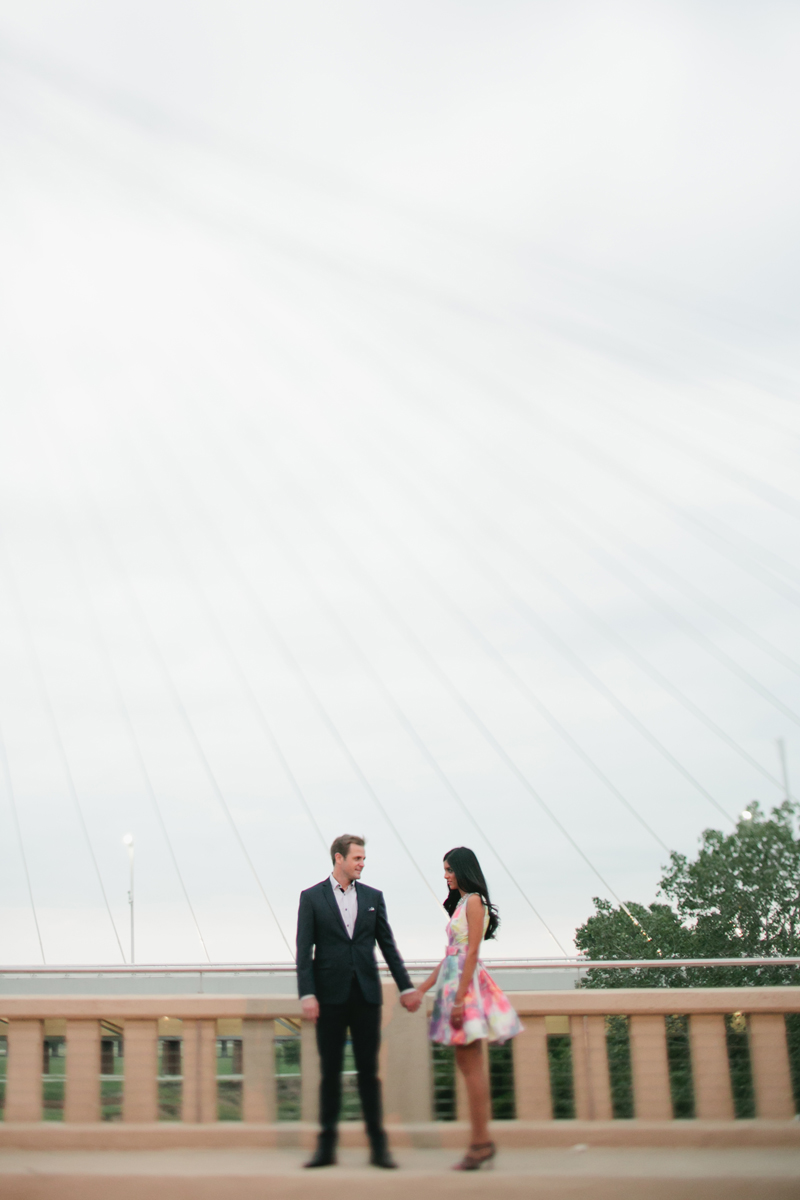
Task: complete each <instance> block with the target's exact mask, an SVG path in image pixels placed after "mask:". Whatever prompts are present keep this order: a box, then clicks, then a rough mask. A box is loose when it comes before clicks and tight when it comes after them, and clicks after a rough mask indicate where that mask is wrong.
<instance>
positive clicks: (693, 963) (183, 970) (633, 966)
mask: <svg viewBox="0 0 800 1200" xmlns="http://www.w3.org/2000/svg"><path fill="white" fill-rule="evenodd" d="M484 961H485V965H486V966H487V967H488V968H489V969H490V970H494V971H562V970H569V971H576V970H577V971H590V970H615V971H617V970H623V971H625V970H638V969H640V968H641V969H645V970H657V969H660V970H664V969H676V968H681V967H692V968H695V967H800V957H798V958H627V959H613V958H602V959H588V958H546V959H541V958H505V959H489V960H484ZM438 962H439V960H438V959H419V960H416V961H410V962H409V961H407V962H406V968H407V969H408V971H409V972H411V973H413V974H417V973H418V972H420V971H431V970H433V968H434V967H435V966H436V965H437V964H438ZM295 970H296V966H295V964H294V963H172V964H166V963H151V964H143V963H136V964H130V963H124V964H121V965H113V966H87V965H85V964H81V965H76V966H68V965H63V964H62V965H60V966H59V965H45V966H17V967H11V966H0V976H3V975H187V974H191V975H215V974H216V975H253V974H269V975H286V974H293V973H294V971H295ZM379 970H380V971H381V972H383V973H386V972H388V967H385V966H384V965H383V964H379Z"/></svg>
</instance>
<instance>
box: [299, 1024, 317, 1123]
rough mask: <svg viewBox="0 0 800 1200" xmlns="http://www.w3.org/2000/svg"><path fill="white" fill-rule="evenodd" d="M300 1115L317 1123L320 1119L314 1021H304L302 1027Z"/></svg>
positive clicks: (305, 1119)
mask: <svg viewBox="0 0 800 1200" xmlns="http://www.w3.org/2000/svg"><path fill="white" fill-rule="evenodd" d="M300 1072H301V1075H300V1115H301V1117H302V1119H303V1120H304V1121H310V1122H312V1123H313V1124H316V1123H317V1122H318V1120H319V1080H320V1070H319V1054H318V1053H317V1029H316V1026H315V1024H314V1022H313V1021H303V1022H302V1025H301V1028H300Z"/></svg>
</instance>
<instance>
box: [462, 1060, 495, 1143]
mask: <svg viewBox="0 0 800 1200" xmlns="http://www.w3.org/2000/svg"><path fill="white" fill-rule="evenodd" d="M456 1064H457V1065H458V1069H459V1071H460V1072H461V1074H462V1075H463V1076H464V1083H465V1084H466V1088H467V1098H468V1100H469V1118H470V1122H471V1124H472V1144H473V1145H482V1144H483V1143H485V1142H488V1141H489V1080H488V1079H487V1077H486V1071H485V1070H484V1065H483V1042H481V1041H476V1042H470V1043H469V1045H467V1046H456Z"/></svg>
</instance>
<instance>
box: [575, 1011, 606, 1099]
mask: <svg viewBox="0 0 800 1200" xmlns="http://www.w3.org/2000/svg"><path fill="white" fill-rule="evenodd" d="M569 1024H570V1036H571V1039H572V1078H573V1083H574V1087H575V1116H576V1117H577V1118H578V1120H580V1121H610V1120H611V1119H612V1117H613V1115H614V1114H613V1111H612V1108H611V1078H610V1075H609V1073H608V1053H607V1051H606V1019H605V1017H600V1016H580V1017H570V1023H569Z"/></svg>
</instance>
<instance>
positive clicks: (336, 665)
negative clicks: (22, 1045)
mask: <svg viewBox="0 0 800 1200" xmlns="http://www.w3.org/2000/svg"><path fill="white" fill-rule="evenodd" d="M799 23H800V15H799V14H798V10H797V8H796V6H794V5H790V4H788V3H787V4H782V3H770V2H767V3H760V4H758V5H755V4H737V3H725V4H722V3H719V4H716V3H691V4H689V3H686V4H682V3H671V4H659V3H654V4H648V5H641V4H624V3H623V4H617V3H592V4H579V3H570V2H567V3H526V4H517V3H502V2H501V3H496V2H495V3H492V4H491V5H489V4H478V3H470V2H466V0H459V2H458V3H442V2H434V3H426V4H420V3H407V4H403V5H399V4H391V5H390V4H386V3H374V2H373V3H368V4H367V3H363V4H356V3H349V2H343V3H337V4H335V5H331V4H321V3H319V4H317V3H296V4H292V5H278V4H271V3H267V4H264V3H258V4H256V3H252V2H250V0H239V2H238V3H236V4H235V5H231V4H222V3H220V2H218V0H213V2H212V0H206V2H204V3H199V2H197V0H193V2H192V3H188V2H184V3H178V2H177V0H160V2H159V3H158V4H155V3H151V2H147V0H145V2H141V0H140V2H139V3H137V4H132V3H128V2H127V0H117V2H116V3H115V4H114V5H108V4H105V3H99V2H97V3H80V2H77V0H73V2H71V3H70V4H66V3H63V2H61V3H44V2H39V0H27V2H26V4H25V5H24V6H22V5H20V4H18V3H14V4H11V3H7V2H5V0H0V55H2V58H1V59H0V67H1V69H2V84H1V85H0V138H2V159H3V162H4V172H3V181H2V189H1V191H0V203H2V212H1V213H0V216H1V217H2V219H0V255H1V258H0V261H2V278H1V279H0V304H1V305H2V309H1V311H0V329H2V331H3V332H2V348H1V349H0V354H1V355H2V358H1V359H0V379H1V380H2V398H1V400H0V504H1V505H2V543H0V732H1V733H2V742H3V745H4V747H5V756H6V758H7V766H8V770H7V771H6V770H5V767H4V761H3V756H2V754H0V830H2V835H1V836H0V962H3V963H6V964H10V963H20V964H21V963H33V962H36V961H37V960H38V959H39V957H40V950H39V941H38V938H37V933H36V927H35V924H34V919H33V915H32V909H31V904H30V899H29V893H28V888H27V883H26V878H25V870H24V863H23V857H22V852H21V844H22V847H23V848H24V853H25V856H26V859H27V866H28V870H29V876H30V885H31V890H32V893H33V898H34V901H35V903H36V912H37V915H38V919H39V927H40V931H41V937H42V942H43V946H44V952H45V954H46V956H47V959H48V961H50V962H64V963H67V962H75V963H76V962H98V963H99V962H107V963H112V962H115V961H119V959H120V949H119V946H118V943H117V940H116V936H115V933H114V929H113V927H112V924H111V921H110V919H109V914H108V912H107V910H106V908H105V906H104V902H103V895H102V892H101V888H100V882H99V880H98V874H97V871H96V870H95V866H94V865H93V859H92V856H94V859H95V861H96V863H97V868H98V870H99V876H100V879H101V880H102V884H103V887H104V889H105V892H106V895H107V898H108V903H109V906H110V910H111V914H112V915H113V919H114V922H115V923H116V928H117V930H118V935H119V939H120V941H121V944H122V948H123V949H124V952H125V953H126V954H127V952H128V935H127V930H128V924H127V922H128V917H127V908H126V897H127V886H128V883H127V855H126V851H125V848H124V847H123V845H122V840H121V839H122V835H123V833H125V832H126V831H127V830H129V829H130V830H132V831H133V832H134V834H135V837H136V864H137V868H136V869H137V882H136V888H137V932H136V936H137V960H138V961H141V962H169V961H199V960H200V959H201V958H202V956H203V951H202V947H201V944H200V941H199V939H198V936H197V932H196V929H195V926H194V923H193V921H192V915H191V912H190V909H189V905H188V903H187V899H186V896H187V895H188V898H189V900H190V901H191V904H192V906H193V909H194V913H195V915H196V918H197V922H198V924H199V927H200V929H201V931H202V934H203V938H204V939H205V943H206V946H207V948H208V952H209V954H210V956H211V958H212V959H213V960H215V961H231V960H238V961H244V960H247V961H276V960H281V959H283V960H285V959H286V958H287V957H288V950H287V947H286V943H285V941H284V940H283V937H282V934H281V930H282V931H283V934H284V935H285V937H286V938H287V939H288V940H289V942H291V941H292V940H293V932H294V919H295V912H296V903H297V893H298V891H299V890H300V888H301V887H305V886H308V885H309V884H310V883H313V882H315V881H316V880H317V879H319V878H321V877H322V876H323V874H324V873H325V871H326V869H327V860H326V856H325V852H324V844H326V843H329V842H330V840H331V839H332V838H333V837H334V836H335V835H336V834H338V833H340V832H343V831H345V830H348V831H355V832H364V833H365V834H366V835H367V837H368V865H367V871H366V875H365V879H366V880H367V881H368V882H371V883H374V884H375V885H377V886H380V887H382V888H383V890H384V891H385V893H386V896H387V901H388V904H389V912H390V917H391V919H392V922H393V925H394V927H395V931H396V933H397V936H398V940H399V942H400V945H401V949H402V950H403V952H404V953H405V954H406V955H407V956H408V957H420V956H424V957H427V956H430V957H432V956H433V955H435V954H436V953H437V951H438V950H439V948H440V945H441V941H442V917H441V910H437V908H436V905H435V902H434V894H435V895H436V896H441V895H443V892H444V889H443V883H442V880H441V865H440V864H441V859H442V855H443V854H444V853H445V852H446V851H447V850H448V849H449V848H450V847H451V846H452V845H454V844H458V843H462V842H463V843H466V844H468V845H472V846H473V847H474V848H475V849H476V851H477V852H478V854H479V856H480V857H481V859H482V861H483V863H484V866H485V870H486V873H487V876H488V878H489V882H490V886H491V888H492V891H493V893H494V895H495V898H496V899H497V902H498V904H499V906H500V908H501V915H502V918H503V926H502V936H501V938H500V939H499V941H498V942H497V944H496V949H493V953H494V952H496V953H497V954H499V955H502V956H525V957H528V956H551V955H552V954H554V953H556V954H557V953H558V952H559V951H558V949H557V946H556V940H557V941H558V942H559V944H560V945H561V946H562V947H563V948H564V949H565V950H567V951H571V950H572V948H573V947H572V941H571V939H572V935H573V932H574V929H575V926H576V925H577V924H579V923H580V922H582V921H583V920H585V918H586V916H587V915H588V914H589V912H590V911H591V897H592V896H593V895H595V894H601V895H605V896H609V897H612V898H613V895H614V893H616V895H617V896H621V897H622V898H623V899H636V900H641V901H649V900H650V899H652V898H653V895H654V888H655V884H656V881H657V879H658V877H659V874H660V868H661V865H662V864H663V863H664V862H665V861H666V858H667V848H670V849H672V848H674V849H678V850H681V851H684V852H688V853H691V852H693V850H694V848H695V846H696V844H697V838H698V835H699V834H700V832H701V831H702V829H703V828H705V827H707V826H708V825H715V826H717V827H720V826H722V827H727V826H728V822H727V821H726V818H725V817H724V816H723V815H722V814H721V812H720V811H719V809H720V808H721V809H722V810H724V812H726V813H727V814H729V816H732V817H735V816H736V814H737V813H738V812H739V811H741V809H742V808H743V807H744V805H745V804H746V803H748V802H749V801H750V800H752V799H753V798H756V797H758V798H759V799H760V800H761V802H762V804H764V805H767V806H769V805H770V804H772V803H774V802H776V801H777V800H779V799H780V798H781V796H782V784H781V781H780V768H779V761H778V753H777V749H776V739H777V738H784V739H785V742H786V747H787V753H788V761H789V770H790V777H791V776H792V775H793V776H794V778H795V781H796V777H797V772H798V771H800V761H799V760H800V756H798V754H797V749H796V747H797V740H798V728H797V727H798V723H800V697H798V694H797V693H798V688H797V677H798V674H799V673H800V665H798V664H800V644H799V643H800V637H798V623H797V620H796V609H797V603H798V600H800V564H798V554H797V533H796V530H797V517H798V514H800V486H798V481H797V480H798V477H797V469H796V450H797V441H798V430H799V429H800V414H798V406H797V395H798V392H797V379H798V354H797V336H796V317H797V312H798V307H799V306H798V294H797V283H796V280H797V278H798V266H799V265H800V264H798V245H800V241H799V240H798V236H797V234H798V230H797V225H798V219H797V213H798V212H799V211H800V194H799V193H800V172H799V171H798V167H797V158H796V153H795V151H794V147H795V146H796V144H797V134H798V129H797V124H798V117H797V114H798V112H800V94H799V93H800V83H799V82H798V78H797V72H796V69H795V64H794V62H793V61H792V57H791V56H792V55H793V46H794V45H795V44H796V36H797V33H798V28H797V26H798V24H799ZM717 806H718V807H717ZM79 810H80V814H82V815H79ZM631 810H634V811H631ZM226 811H227V813H228V814H230V819H231V820H232V821H233V823H234V825H235V828H236V831H237V832H236V833H234V831H233V829H232V827H231V824H230V823H229V820H228V817H227V816H226ZM15 814H16V819H15ZM159 814H160V816H159ZM468 814H471V815H472V817H473V818H474V819H475V821H477V823H478V826H479V827H480V830H482V831H483V832H479V830H478V829H476V826H475V824H474V823H473V821H472V820H471V818H470V816H469V815H468ZM17 820H18V824H19V831H20V832H21V844H20V838H19V837H18V832H17V824H16V821H17ZM82 821H83V824H84V826H85V832H84V829H83V828H82V823H81V822H82ZM165 829H166V830H167V832H168V834H169V838H170V841H171V845H172V851H173V852H174V856H175V861H177V864H178V866H179V868H180V872H181V876H182V879H183V885H184V887H185V894H184V890H183V888H182V886H181V881H180V879H179V876H178V873H177V871H176V869H175V861H173V858H172V857H171V852H170V848H169V845H168V842H167V840H166V838H165V836H164V830H165ZM487 837H488V840H489V842H490V843H491V847H490V846H489V845H488V844H487ZM237 838H238V840H237ZM584 856H585V857H584ZM256 877H257V878H256ZM262 889H263V892H262ZM431 889H432V892H433V894H432V892H431ZM612 889H613V890H612ZM522 893H524V895H525V896H526V897H527V901H526V900H525V899H524V898H523V895H522ZM264 894H266V897H267V898H268V900H269V904H270V905H271V906H272V909H273V910H274V913H275V917H276V918H277V920H275V919H273V917H272V916H271V915H270V911H269V908H268V905H267V903H265V899H264ZM530 905H532V906H533V908H535V909H536V910H537V912H538V914H540V917H541V918H543V920H540V919H539V917H537V916H535V915H534V913H533V911H532V908H531V907H530ZM545 925H546V926H547V927H549V929H550V930H551V931H552V933H553V934H554V935H555V939H556V940H554V939H553V937H551V935H550V934H549V933H548V932H547V929H546V928H545Z"/></svg>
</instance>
